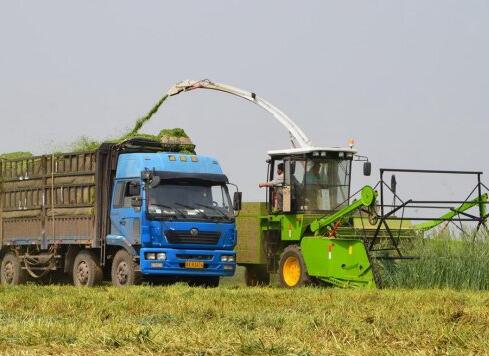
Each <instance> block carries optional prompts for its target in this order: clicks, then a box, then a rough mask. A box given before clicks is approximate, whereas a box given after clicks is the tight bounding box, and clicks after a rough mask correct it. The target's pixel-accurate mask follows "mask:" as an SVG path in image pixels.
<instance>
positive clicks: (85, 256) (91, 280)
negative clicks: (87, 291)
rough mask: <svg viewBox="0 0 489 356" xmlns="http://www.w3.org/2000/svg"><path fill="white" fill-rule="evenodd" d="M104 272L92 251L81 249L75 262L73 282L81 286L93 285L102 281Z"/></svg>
mask: <svg viewBox="0 0 489 356" xmlns="http://www.w3.org/2000/svg"><path fill="white" fill-rule="evenodd" d="M102 279H103V272H102V268H101V267H100V265H99V263H98V261H97V259H96V257H95V256H94V254H93V253H92V252H91V251H88V250H81V251H80V252H78V254H77V255H76V257H75V262H74V263H73V283H74V284H75V286H79V287H93V286H95V285H97V284H100V283H102Z"/></svg>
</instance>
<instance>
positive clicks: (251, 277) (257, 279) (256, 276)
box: [245, 265, 270, 287]
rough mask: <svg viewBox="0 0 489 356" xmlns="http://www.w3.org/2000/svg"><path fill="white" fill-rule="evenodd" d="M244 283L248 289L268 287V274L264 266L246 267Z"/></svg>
mask: <svg viewBox="0 0 489 356" xmlns="http://www.w3.org/2000/svg"><path fill="white" fill-rule="evenodd" d="M245 282H246V285H247V286H248V287H256V286H268V285H269V284H270V273H268V271H267V266H265V265H247V266H246V270H245Z"/></svg>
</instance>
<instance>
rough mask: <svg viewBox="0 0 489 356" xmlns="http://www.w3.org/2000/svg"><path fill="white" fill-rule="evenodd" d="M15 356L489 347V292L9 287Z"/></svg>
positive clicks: (0, 301) (0, 344) (1, 342)
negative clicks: (21, 355)
mask: <svg viewBox="0 0 489 356" xmlns="http://www.w3.org/2000/svg"><path fill="white" fill-rule="evenodd" d="M0 321H1V322H0V352H1V353H12V354H39V353H51V354H80V355H82V354H84V355H85V354H105V353H112V354H134V353H137V354H140V353H158V354H195V355H205V354H250V355H254V354H280V355H283V354H299V355H315V354H329V353H334V354H344V355H346V354H362V355H377V354H405V353H406V352H408V353H412V354H470V353H472V354H475V353H482V354H487V353H489V293H488V292H468V291H466V292H457V291H452V290H394V289H386V290H372V291H364V290H341V289H325V288H322V289H319V288H304V289H299V290H284V289H279V288H275V287H267V288H246V287H243V286H238V285H235V286H233V285H230V284H228V285H224V286H222V287H220V288H216V289H203V288H191V287H188V286H186V285H182V284H177V285H173V286H169V287H151V286H141V287H132V288H129V289H114V288H112V287H106V286H104V287H98V288H93V289H78V288H75V287H71V286H36V285H27V286H22V287H13V288H3V289H0Z"/></svg>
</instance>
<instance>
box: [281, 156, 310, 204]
mask: <svg viewBox="0 0 489 356" xmlns="http://www.w3.org/2000/svg"><path fill="white" fill-rule="evenodd" d="M286 171H287V170H286ZM305 173H306V160H304V159H300V160H299V159H298V160H293V161H290V179H289V180H290V183H289V184H290V193H291V208H292V211H297V210H304V201H305V200H304V176H305Z"/></svg>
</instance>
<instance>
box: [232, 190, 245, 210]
mask: <svg viewBox="0 0 489 356" xmlns="http://www.w3.org/2000/svg"><path fill="white" fill-rule="evenodd" d="M242 199H243V193H241V192H234V197H233V209H234V211H240V210H241V200H242Z"/></svg>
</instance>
